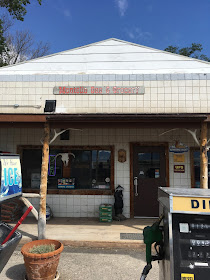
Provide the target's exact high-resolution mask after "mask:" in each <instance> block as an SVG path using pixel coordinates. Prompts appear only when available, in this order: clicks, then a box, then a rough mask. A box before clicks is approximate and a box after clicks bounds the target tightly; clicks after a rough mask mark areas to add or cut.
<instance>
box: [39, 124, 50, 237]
mask: <svg viewBox="0 0 210 280" xmlns="http://www.w3.org/2000/svg"><path fill="white" fill-rule="evenodd" d="M49 141H50V126H49V123H45V125H44V141H43V149H42V168H41V182H40V204H39V220H38V239H45V238H46V234H45V231H46V196H47V177H48V164H49Z"/></svg>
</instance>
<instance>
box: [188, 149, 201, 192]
mask: <svg viewBox="0 0 210 280" xmlns="http://www.w3.org/2000/svg"><path fill="white" fill-rule="evenodd" d="M196 151H200V148H198V147H191V148H190V172H191V188H193V189H195V171H194V155H193V154H194V152H196Z"/></svg>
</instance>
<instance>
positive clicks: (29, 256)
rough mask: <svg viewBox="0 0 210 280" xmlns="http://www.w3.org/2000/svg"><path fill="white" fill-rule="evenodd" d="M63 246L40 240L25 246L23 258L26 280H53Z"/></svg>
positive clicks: (58, 243)
mask: <svg viewBox="0 0 210 280" xmlns="http://www.w3.org/2000/svg"><path fill="white" fill-rule="evenodd" d="M62 251H63V244H62V243H61V242H59V241H57V240H51V239H42V240H35V241H32V242H29V243H27V244H25V245H24V246H23V247H22V249H21V253H22V255H23V257H24V263H25V268H26V274H27V280H35V279H39V280H55V279H58V278H57V277H56V274H57V267H58V262H59V258H60V254H61V252H62Z"/></svg>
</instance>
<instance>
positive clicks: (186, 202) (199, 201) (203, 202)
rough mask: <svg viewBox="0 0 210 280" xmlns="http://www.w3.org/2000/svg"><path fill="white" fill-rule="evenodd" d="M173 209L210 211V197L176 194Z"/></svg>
mask: <svg viewBox="0 0 210 280" xmlns="http://www.w3.org/2000/svg"><path fill="white" fill-rule="evenodd" d="M173 211H184V212H204V213H210V198H200V197H183V196H180V197H179V196H174V197H173Z"/></svg>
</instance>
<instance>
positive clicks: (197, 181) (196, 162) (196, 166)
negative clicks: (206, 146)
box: [193, 151, 210, 188]
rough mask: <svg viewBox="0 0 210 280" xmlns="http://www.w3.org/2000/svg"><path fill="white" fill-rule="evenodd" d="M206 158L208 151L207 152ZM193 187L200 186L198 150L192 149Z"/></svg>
mask: <svg viewBox="0 0 210 280" xmlns="http://www.w3.org/2000/svg"><path fill="white" fill-rule="evenodd" d="M207 154H208V158H210V157H209V156H210V153H209V152H208V153H207ZM193 168H194V181H195V185H194V186H193V187H194V188H200V151H193ZM208 178H209V180H208V188H210V163H209V164H208Z"/></svg>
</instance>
